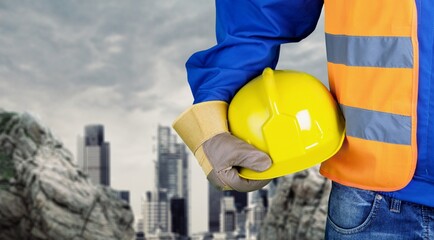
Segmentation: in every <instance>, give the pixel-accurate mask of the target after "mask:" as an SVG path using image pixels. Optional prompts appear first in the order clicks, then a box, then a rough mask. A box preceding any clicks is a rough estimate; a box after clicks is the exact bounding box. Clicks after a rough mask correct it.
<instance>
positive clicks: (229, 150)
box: [173, 101, 271, 192]
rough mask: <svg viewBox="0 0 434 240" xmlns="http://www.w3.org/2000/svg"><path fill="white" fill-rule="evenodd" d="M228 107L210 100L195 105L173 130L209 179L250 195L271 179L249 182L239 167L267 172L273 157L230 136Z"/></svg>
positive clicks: (215, 184)
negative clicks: (241, 174)
mask: <svg viewBox="0 0 434 240" xmlns="http://www.w3.org/2000/svg"><path fill="white" fill-rule="evenodd" d="M227 108H228V104H227V103H226V102H222V101H210V102H203V103H199V104H195V105H193V106H192V107H190V108H189V109H187V111H185V112H184V113H183V114H181V116H180V117H179V118H178V119H177V120H175V122H174V124H173V128H174V129H175V131H176V132H177V133H178V134H179V136H180V137H181V138H182V140H183V141H184V142H185V144H186V145H187V146H188V147H189V148H190V150H191V151H192V152H193V153H194V155H195V157H196V159H197V160H198V162H199V165H200V166H201V167H202V170H203V171H204V173H205V175H206V176H207V178H208V180H209V181H210V182H211V183H212V184H213V185H214V186H216V187H217V188H218V189H220V190H236V191H239V192H250V191H254V190H258V189H260V188H262V187H264V186H265V185H267V184H268V183H269V182H270V180H248V179H244V178H241V177H240V176H239V175H238V170H237V167H244V168H249V169H252V170H255V171H259V172H261V171H265V170H267V169H268V168H269V167H270V166H271V159H270V157H269V156H268V155H267V154H266V153H264V152H262V151H260V150H258V149H256V148H255V147H253V146H252V145H250V144H248V143H246V142H244V141H242V140H240V139H238V138H237V137H235V136H233V135H231V134H230V133H229V130H228V124H227Z"/></svg>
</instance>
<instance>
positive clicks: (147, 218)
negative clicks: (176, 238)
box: [142, 189, 171, 235]
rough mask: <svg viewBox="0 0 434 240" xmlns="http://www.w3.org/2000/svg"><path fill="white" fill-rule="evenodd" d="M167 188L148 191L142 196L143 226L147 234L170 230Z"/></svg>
mask: <svg viewBox="0 0 434 240" xmlns="http://www.w3.org/2000/svg"><path fill="white" fill-rule="evenodd" d="M167 196H168V195H167V190H165V189H158V190H156V191H153V192H151V191H148V192H146V194H145V195H144V196H142V216H143V227H144V232H145V234H146V235H152V234H156V233H159V232H170V229H171V228H170V220H169V215H170V213H169V199H168V197H167Z"/></svg>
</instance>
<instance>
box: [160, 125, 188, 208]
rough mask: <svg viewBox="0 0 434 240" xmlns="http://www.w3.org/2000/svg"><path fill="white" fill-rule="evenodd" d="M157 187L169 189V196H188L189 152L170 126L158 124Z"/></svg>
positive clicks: (185, 197)
mask: <svg viewBox="0 0 434 240" xmlns="http://www.w3.org/2000/svg"><path fill="white" fill-rule="evenodd" d="M157 141H158V143H157V144H158V145H157V154H158V156H157V188H159V189H160V188H164V189H167V194H168V196H169V198H172V197H180V198H184V199H187V198H188V154H187V151H186V147H185V145H184V144H183V143H178V142H177V139H176V135H174V134H172V133H171V131H170V127H165V126H158V137H157Z"/></svg>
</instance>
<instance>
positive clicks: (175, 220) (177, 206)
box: [170, 197, 188, 237]
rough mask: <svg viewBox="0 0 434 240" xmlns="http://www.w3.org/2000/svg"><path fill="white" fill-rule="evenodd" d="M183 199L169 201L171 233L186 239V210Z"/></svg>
mask: <svg viewBox="0 0 434 240" xmlns="http://www.w3.org/2000/svg"><path fill="white" fill-rule="evenodd" d="M185 207H186V206H185V200H184V199H183V198H176V197H175V198H172V199H170V215H171V218H172V219H171V221H172V222H171V225H172V233H176V234H178V235H179V236H184V237H187V236H188V233H187V221H186V220H187V209H186V208H185Z"/></svg>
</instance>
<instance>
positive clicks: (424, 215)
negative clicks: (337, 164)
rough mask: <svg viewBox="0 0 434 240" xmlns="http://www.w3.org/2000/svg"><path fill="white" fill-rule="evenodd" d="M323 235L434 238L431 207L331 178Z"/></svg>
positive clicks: (402, 239) (374, 239)
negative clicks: (344, 184) (340, 182)
mask: <svg viewBox="0 0 434 240" xmlns="http://www.w3.org/2000/svg"><path fill="white" fill-rule="evenodd" d="M433 201H434V199H433ZM325 235H326V236H325V238H326V239H339V240H341V239H342V240H349V239H352V240H354V239H357V240H362V239H367V240H368V239H369V240H377V239H381V240H383V239H387V240H389V239H397V240H398V239H399V240H407V239H434V208H432V207H426V206H423V205H418V204H414V203H409V202H404V201H400V200H397V199H394V198H390V197H387V196H384V195H382V194H381V193H377V192H372V191H366V190H360V189H356V188H351V187H346V186H343V185H340V184H338V183H335V182H333V184H332V190H331V192H330V199H329V209H328V218H327V224H326V232H325Z"/></svg>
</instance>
